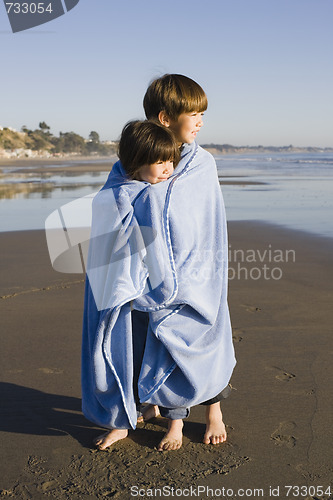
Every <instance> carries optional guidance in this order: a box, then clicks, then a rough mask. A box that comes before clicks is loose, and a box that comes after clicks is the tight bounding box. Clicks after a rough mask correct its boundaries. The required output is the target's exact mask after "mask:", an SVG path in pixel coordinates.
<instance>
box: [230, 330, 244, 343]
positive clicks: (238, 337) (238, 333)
mask: <svg viewBox="0 0 333 500" xmlns="http://www.w3.org/2000/svg"><path fill="white" fill-rule="evenodd" d="M242 334H243V330H239V329H238V328H233V330H232V338H233V340H234V341H235V342H241V341H242V340H243V337H242Z"/></svg>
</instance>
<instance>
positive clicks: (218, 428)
mask: <svg viewBox="0 0 333 500" xmlns="http://www.w3.org/2000/svg"><path fill="white" fill-rule="evenodd" d="M226 439H227V432H226V430H225V425H224V422H223V420H222V412H221V407H220V403H219V402H218V403H214V404H212V405H209V406H207V408H206V432H205V435H204V438H203V442H204V443H205V444H210V443H211V444H219V443H224V441H226Z"/></svg>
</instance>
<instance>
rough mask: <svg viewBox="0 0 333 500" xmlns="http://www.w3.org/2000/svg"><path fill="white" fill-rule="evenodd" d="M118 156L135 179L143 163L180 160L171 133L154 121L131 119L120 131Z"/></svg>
mask: <svg viewBox="0 0 333 500" xmlns="http://www.w3.org/2000/svg"><path fill="white" fill-rule="evenodd" d="M118 156H119V159H120V161H121V164H122V166H123V167H124V170H125V172H126V173H127V174H128V176H129V177H130V178H131V179H135V178H136V175H137V172H138V170H139V169H140V167H143V166H144V165H152V164H153V163H156V162H158V161H173V163H174V166H176V165H177V163H178V162H179V160H180V152H179V147H178V144H177V142H176V139H175V137H174V135H173V133H172V132H171V131H170V130H168V129H167V128H165V127H162V125H158V124H157V123H155V122H150V121H148V120H146V121H139V120H136V121H131V122H128V123H127V124H126V125H125V127H124V128H123V131H122V133H121V137H120V141H119V146H118Z"/></svg>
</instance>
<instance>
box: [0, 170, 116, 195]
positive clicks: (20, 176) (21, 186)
mask: <svg viewBox="0 0 333 500" xmlns="http://www.w3.org/2000/svg"><path fill="white" fill-rule="evenodd" d="M38 174H39V175H38ZM105 176H106V172H103V171H86V170H84V171H81V170H78V171H73V170H70V171H65V170H61V171H59V170H57V171H56V172H54V170H53V171H43V172H35V171H32V170H31V169H30V168H29V170H28V169H27V170H25V171H23V169H19V170H11V171H6V170H5V171H4V170H3V171H0V199H13V198H25V199H28V198H30V197H31V195H35V194H36V193H40V198H50V197H51V193H52V192H53V191H54V190H56V189H57V190H60V191H75V190H78V189H81V188H83V187H91V188H92V189H96V187H100V186H102V185H103V183H104V182H105Z"/></svg>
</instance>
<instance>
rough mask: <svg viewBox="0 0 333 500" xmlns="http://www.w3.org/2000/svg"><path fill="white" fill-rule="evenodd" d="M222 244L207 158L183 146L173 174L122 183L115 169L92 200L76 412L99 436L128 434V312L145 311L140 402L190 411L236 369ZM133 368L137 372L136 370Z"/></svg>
mask: <svg viewBox="0 0 333 500" xmlns="http://www.w3.org/2000/svg"><path fill="white" fill-rule="evenodd" d="M227 258H228V242H227V227H226V218H225V211H224V204H223V199H222V194H221V189H220V186H219V183H218V178H217V171H216V164H215V160H214V158H213V157H212V156H211V155H210V154H209V153H208V152H207V151H205V150H203V149H202V148H201V147H199V146H197V145H196V144H195V143H193V144H191V145H188V144H187V145H185V146H184V148H183V151H182V158H181V161H180V163H179V164H178V166H177V168H176V169H175V171H174V173H173V175H172V176H171V177H170V178H169V179H168V180H167V181H164V182H161V183H158V184H155V185H151V184H149V183H146V182H140V181H129V180H128V179H127V178H126V175H125V172H124V171H123V168H122V166H121V163H120V162H117V163H116V164H115V165H114V166H113V168H112V171H111V173H110V175H109V178H108V180H107V182H106V184H105V186H104V187H103V188H102V190H101V191H100V192H99V193H98V194H97V195H96V197H95V198H94V201H93V215H92V231H91V238H90V247H89V257H88V266H87V279H86V290H85V308H84V321H83V348H82V400H83V404H82V408H83V413H84V415H85V416H86V417H87V418H88V419H89V420H91V421H93V422H95V423H97V424H99V425H101V426H103V427H106V428H133V429H135V427H136V422H137V411H136V401H135V398H134V392H133V373H134V361H133V360H134V359H137V356H136V355H135V354H136V353H135V352H133V345H134V346H135V342H133V340H135V339H133V335H132V333H133V328H132V314H131V310H132V309H134V310H138V311H146V312H148V313H149V325H148V329H147V331H144V332H141V333H140V332H139V333H138V329H137V328H136V329H135V332H136V335H143V336H144V337H145V348H144V353H143V356H141V359H140V366H139V371H140V376H139V381H138V394H139V398H140V402H141V403H144V402H147V403H152V404H157V405H161V406H165V407H168V408H176V407H189V406H193V405H196V404H199V403H201V402H203V401H206V400H207V399H210V398H212V397H214V396H216V394H218V393H219V392H220V391H221V390H223V389H224V388H225V387H226V386H227V384H228V382H229V380H230V377H231V374H232V371H233V368H234V366H235V363H236V361H235V356H234V349H233V345H232V333H231V325H230V317H229V310H228V304H227V284H228V277H227V271H228V262H227ZM136 368H137V369H138V367H136Z"/></svg>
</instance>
